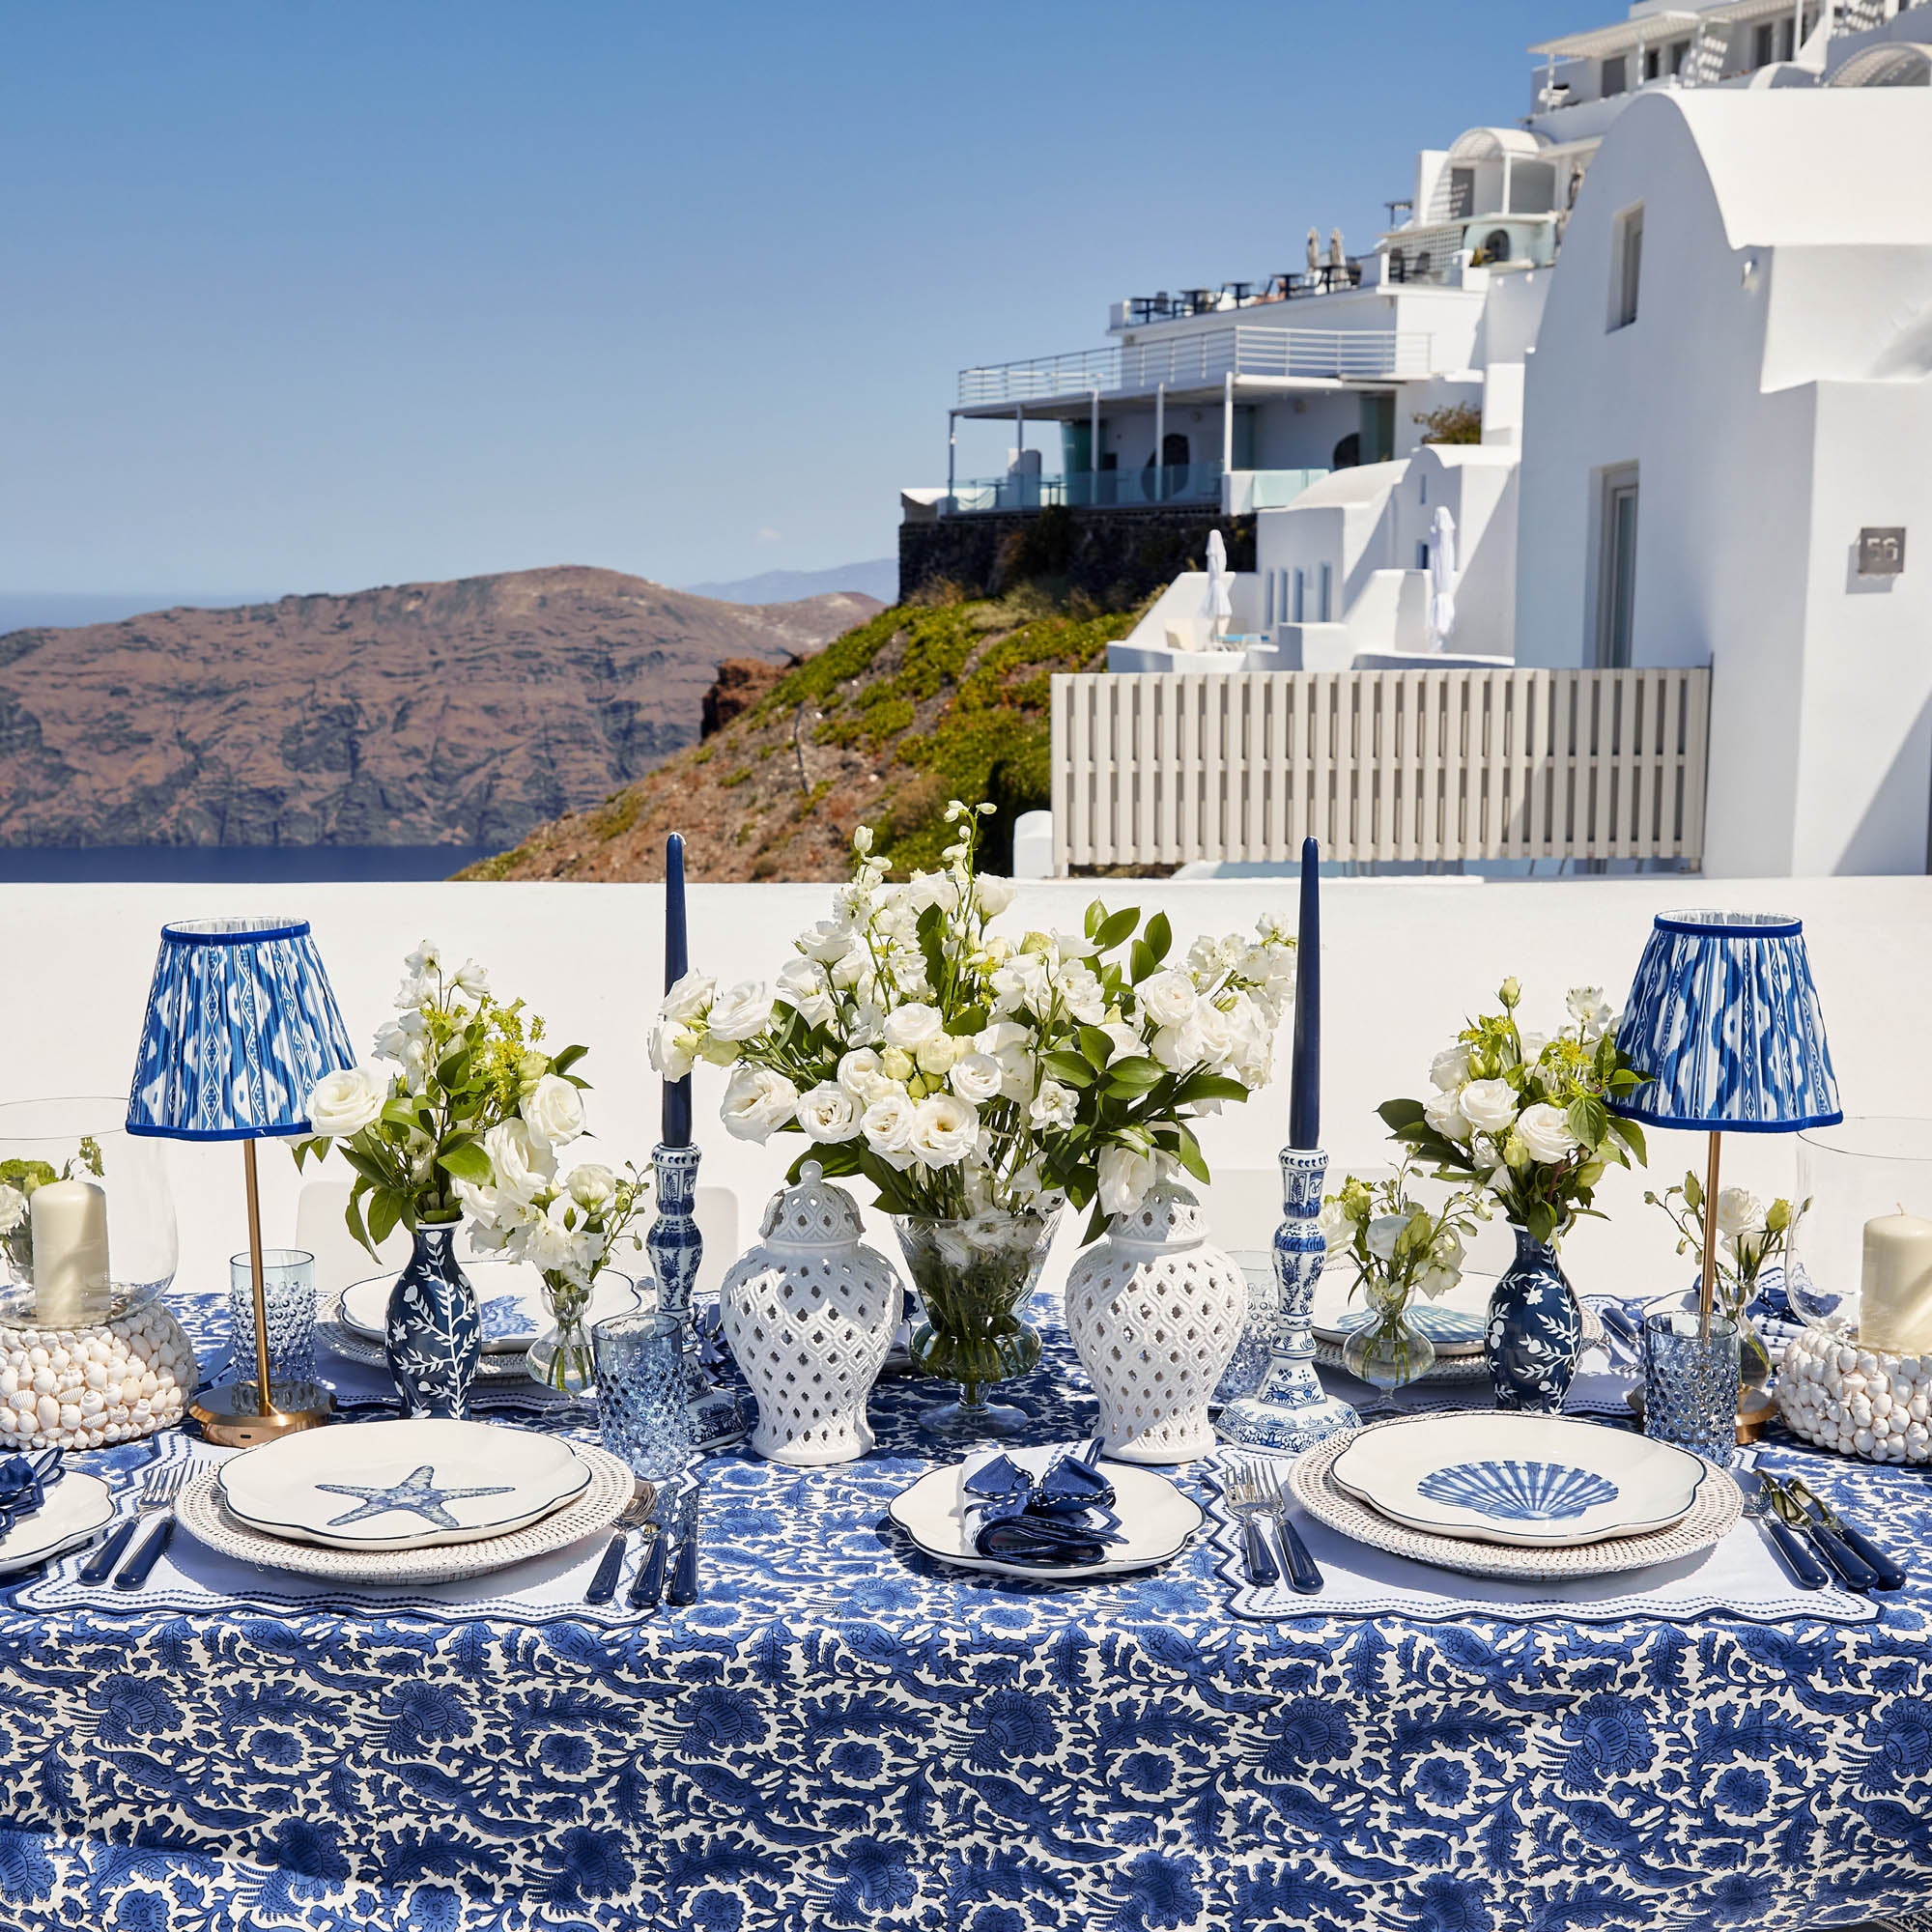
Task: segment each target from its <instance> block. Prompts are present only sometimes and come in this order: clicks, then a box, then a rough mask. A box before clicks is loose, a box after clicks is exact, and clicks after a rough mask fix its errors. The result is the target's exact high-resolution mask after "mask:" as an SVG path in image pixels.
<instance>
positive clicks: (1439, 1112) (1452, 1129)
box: [1422, 1094, 1469, 1141]
mask: <svg viewBox="0 0 1932 1932" xmlns="http://www.w3.org/2000/svg"><path fill="white" fill-rule="evenodd" d="M1458 1097H1459V1096H1458V1095H1456V1094H1431V1095H1430V1096H1429V1098H1428V1099H1426V1100H1425V1101H1424V1102H1423V1103H1422V1118H1423V1119H1424V1120H1425V1121H1427V1122H1429V1124H1430V1125H1431V1126H1432V1127H1434V1128H1435V1131H1436V1132H1437V1133H1438V1134H1440V1135H1442V1137H1443V1138H1444V1139H1445V1140H1452V1141H1465V1140H1467V1139H1468V1138H1469V1122H1468V1117H1467V1116H1466V1115H1465V1114H1464V1113H1463V1109H1462V1108H1461V1106H1459V1105H1458V1104H1457V1101H1458Z"/></svg>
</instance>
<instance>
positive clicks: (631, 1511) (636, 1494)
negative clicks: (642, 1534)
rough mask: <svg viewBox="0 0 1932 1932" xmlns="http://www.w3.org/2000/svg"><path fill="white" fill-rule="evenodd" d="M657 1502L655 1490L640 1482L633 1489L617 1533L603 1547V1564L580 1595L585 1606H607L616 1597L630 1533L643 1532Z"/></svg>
mask: <svg viewBox="0 0 1932 1932" xmlns="http://www.w3.org/2000/svg"><path fill="white" fill-rule="evenodd" d="M657 1499H658V1492H657V1490H656V1488H655V1486H653V1485H652V1484H650V1483H647V1482H645V1481H643V1480H642V1478H639V1481H638V1482H637V1483H636V1485H635V1486H634V1487H633V1488H632V1491H631V1500H630V1501H629V1502H627V1503H626V1504H625V1505H624V1508H623V1511H622V1513H621V1514H620V1515H619V1516H618V1518H617V1523H616V1530H617V1533H616V1535H614V1536H613V1537H611V1541H610V1542H609V1543H607V1544H606V1545H605V1546H604V1556H603V1560H602V1561H601V1562H600V1563H599V1564H598V1565H597V1574H596V1575H595V1576H594V1577H591V1579H590V1587H589V1589H587V1590H586V1591H584V1593H583V1601H584V1602H585V1603H586V1604H608V1603H609V1602H610V1601H611V1598H612V1597H614V1596H615V1595H616V1594H617V1578H618V1577H620V1576H622V1575H623V1573H624V1549H625V1547H626V1546H627V1545H628V1544H629V1542H630V1540H631V1532H632V1531H633V1530H634V1529H641V1528H643V1526H644V1524H645V1523H647V1522H648V1521H649V1520H651V1505H652V1504H653V1503H655V1502H656V1501H657Z"/></svg>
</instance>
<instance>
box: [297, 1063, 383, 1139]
mask: <svg viewBox="0 0 1932 1932" xmlns="http://www.w3.org/2000/svg"><path fill="white" fill-rule="evenodd" d="M388 1097H389V1082H388V1077H387V1075H385V1074H383V1073H379V1072H377V1071H376V1069H375V1068H374V1067H371V1066H352V1067H349V1068H348V1069H347V1070H346V1071H344V1072H341V1073H327V1074H325V1075H324V1076H323V1077H322V1079H320V1080H319V1081H317V1083H316V1088H315V1092H314V1093H313V1094H310V1095H309V1096H308V1122H309V1127H310V1129H311V1130H312V1131H313V1132H315V1133H318V1134H327V1136H328V1137H329V1138H330V1139H331V1140H347V1139H348V1137H349V1136H350V1135H351V1134H359V1133H360V1132H361V1131H362V1129H363V1128H364V1127H366V1126H368V1125H369V1124H370V1123H371V1122H373V1121H374V1120H375V1119H376V1117H377V1116H378V1115H379V1114H381V1113H382V1111H383V1108H384V1104H385V1103H386V1102H387V1100H388Z"/></svg>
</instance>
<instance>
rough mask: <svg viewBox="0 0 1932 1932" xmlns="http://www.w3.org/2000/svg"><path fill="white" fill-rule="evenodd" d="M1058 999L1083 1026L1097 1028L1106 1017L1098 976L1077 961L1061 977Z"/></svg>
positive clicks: (1104, 996)
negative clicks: (1059, 998)
mask: <svg viewBox="0 0 1932 1932" xmlns="http://www.w3.org/2000/svg"><path fill="white" fill-rule="evenodd" d="M1060 997H1061V999H1062V1001H1063V1002H1064V1003H1065V1007H1066V1010H1067V1011H1068V1012H1069V1013H1071V1014H1072V1015H1073V1017H1074V1018H1075V1019H1076V1020H1078V1021H1080V1023H1081V1024H1082V1025H1083V1026H1098V1025H1099V1024H1100V1022H1101V1021H1102V1020H1103V1019H1105V1018H1106V1017H1107V996H1106V994H1105V993H1104V992H1103V991H1102V990H1101V986H1100V980H1099V976H1098V975H1097V974H1096V973H1095V972H1094V969H1093V968H1092V967H1091V966H1085V965H1082V964H1080V963H1078V962H1077V961H1076V962H1075V963H1074V964H1073V965H1071V966H1068V967H1067V968H1066V969H1065V972H1064V973H1062V975H1061V980H1060Z"/></svg>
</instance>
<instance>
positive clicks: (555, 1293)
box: [524, 1268, 597, 1402]
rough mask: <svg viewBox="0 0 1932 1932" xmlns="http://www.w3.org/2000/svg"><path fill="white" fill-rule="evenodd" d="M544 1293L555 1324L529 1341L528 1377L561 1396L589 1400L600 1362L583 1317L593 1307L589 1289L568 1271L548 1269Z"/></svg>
mask: <svg viewBox="0 0 1932 1932" xmlns="http://www.w3.org/2000/svg"><path fill="white" fill-rule="evenodd" d="M543 1293H544V1305H545V1307H547V1308H548V1309H549V1310H550V1319H551V1321H553V1322H554V1323H555V1326H554V1327H553V1328H552V1329H551V1330H550V1332H549V1333H548V1334H546V1335H542V1336H539V1337H538V1339H537V1340H536V1341H534V1342H532V1343H531V1344H530V1349H529V1353H528V1354H527V1355H526V1356H525V1357H524V1360H525V1363H526V1366H527V1368H528V1372H529V1378H530V1379H531V1380H532V1381H533V1382H538V1383H540V1384H541V1385H542V1386H543V1387H545V1388H547V1389H554V1391H555V1392H556V1393H557V1394H558V1395H567V1396H572V1397H574V1398H575V1399H576V1400H578V1401H580V1402H589V1401H591V1400H592V1399H593V1398H594V1397H595V1396H596V1394H597V1361H596V1356H595V1354H594V1352H593V1350H592V1349H591V1344H590V1330H589V1328H588V1326H587V1325H586V1323H585V1320H584V1318H585V1316H586V1315H587V1314H588V1312H589V1309H590V1290H589V1289H588V1288H585V1287H583V1286H582V1285H581V1284H580V1283H578V1282H575V1281H572V1280H571V1278H570V1277H569V1276H568V1275H567V1274H561V1273H559V1272H558V1271H557V1270H556V1269H554V1268H546V1269H545V1270H544V1277H543Z"/></svg>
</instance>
